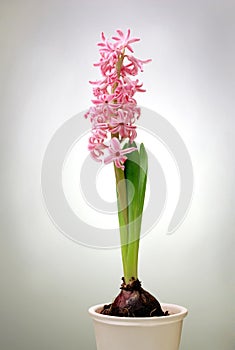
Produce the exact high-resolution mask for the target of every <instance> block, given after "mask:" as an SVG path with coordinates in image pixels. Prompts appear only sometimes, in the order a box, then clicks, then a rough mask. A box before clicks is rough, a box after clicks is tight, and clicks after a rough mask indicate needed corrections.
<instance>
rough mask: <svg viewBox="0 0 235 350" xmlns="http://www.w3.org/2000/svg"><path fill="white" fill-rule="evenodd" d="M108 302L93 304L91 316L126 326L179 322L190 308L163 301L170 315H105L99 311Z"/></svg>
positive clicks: (101, 320)
mask: <svg viewBox="0 0 235 350" xmlns="http://www.w3.org/2000/svg"><path fill="white" fill-rule="evenodd" d="M106 304H110V303H103V304H98V305H94V306H91V307H90V308H89V310H88V312H89V314H90V316H91V317H92V319H93V320H95V321H98V322H101V323H108V324H112V325H125V326H139V325H141V326H155V325H160V324H169V323H174V322H178V321H181V320H183V319H184V317H186V316H187V314H188V310H187V309H186V308H185V307H184V306H180V305H176V304H169V303H161V306H162V308H163V310H164V311H166V310H168V311H169V315H168V316H160V317H157V316H153V317H119V316H110V315H103V314H100V313H99V312H97V311H98V310H99V309H102V307H103V306H104V305H106Z"/></svg>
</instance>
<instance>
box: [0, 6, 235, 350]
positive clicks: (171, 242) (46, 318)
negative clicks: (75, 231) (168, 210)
mask: <svg viewBox="0 0 235 350" xmlns="http://www.w3.org/2000/svg"><path fill="white" fill-rule="evenodd" d="M234 23H235V3H234V1H232V0H231V1H229V0H225V1H216V0H214V1H212V0H211V1H210V0H204V1H203V0H199V1H186V0H179V1H173V0H169V1H168V0H156V1H154V0H152V1H151V0H146V1H143V2H141V1H139V2H137V1H132V0H131V1H128V2H127V1H123V0H120V1H107V0H100V1H98V2H92V1H79V0H77V1H75V0H68V1H66V0H47V1H44V0H43V1H39V0H28V1H27V0H18V1H17V0H15V1H14V0H13V1H4V0H2V1H1V4H0V28H1V33H0V40H1V41H0V45H1V55H0V62H1V65H0V74H1V85H0V98H1V106H0V108H1V114H0V115H1V129H0V132H1V137H0V142H1V173H0V176H1V246H0V249H1V254H0V256H1V258H0V259H1V270H2V271H1V289H0V310H1V312H0V321H1V327H0V348H1V350H64V349H66V350H75V349H76V350H77V349H79V350H94V349H95V342H94V336H93V328H92V324H91V321H90V319H89V317H88V315H87V309H88V307H89V306H90V305H93V304H97V303H101V302H106V301H107V300H109V299H111V298H113V297H114V296H115V295H116V294H117V292H118V288H119V284H120V277H121V275H122V271H121V262H120V253H119V251H118V250H95V249H89V248H86V247H83V246H80V245H78V244H76V243H74V242H72V241H71V240H69V239H67V238H66V237H65V236H63V235H62V234H61V233H60V232H59V231H58V229H57V228H56V227H55V226H54V225H53V223H52V222H51V221H50V219H49V217H48V215H47V213H46V210H45V208H44V205H43V201H42V195H41V188H40V176H41V164H42V160H43V155H44V153H45V150H46V147H47V145H48V142H49V141H50V139H51V137H52V135H53V134H54V132H55V131H56V130H57V129H58V128H59V126H60V125H61V124H62V123H64V122H65V121H66V120H68V119H69V118H71V117H72V116H73V115H75V114H77V113H78V112H80V111H82V110H84V109H86V108H88V107H89V105H90V102H89V101H90V98H91V87H90V86H89V83H88V80H90V79H94V74H97V73H96V72H95V70H94V69H93V67H92V64H93V62H96V61H97V59H98V51H97V48H96V43H97V41H98V40H99V34H100V32H101V31H104V32H106V33H107V34H108V35H109V36H111V35H112V34H113V33H114V31H115V29H116V28H121V29H123V30H126V29H127V28H131V29H132V32H133V34H134V35H135V36H138V37H141V42H140V43H139V44H137V45H136V54H137V57H138V56H139V57H141V58H152V59H153V62H152V63H151V66H148V67H146V69H145V72H144V74H143V75H142V77H141V80H143V81H144V85H145V87H146V88H147V92H146V93H145V94H143V95H140V96H139V97H138V102H139V104H140V105H143V106H146V107H148V108H150V109H153V110H155V111H156V112H158V113H160V114H161V115H162V116H163V117H165V118H166V119H167V120H168V121H169V122H170V123H171V124H172V125H173V126H174V127H175V128H176V129H177V131H178V132H179V134H180V135H181V136H182V138H183V139H184V141H185V143H186V145H187V148H188V150H189V153H190V155H191V159H192V162H193V167H194V176H195V189H194V199H193V202H192V205H191V208H190V211H189V213H188V216H187V218H186V219H185V221H184V223H183V224H182V225H181V227H180V228H179V229H178V230H177V232H175V234H174V235H171V236H167V235H166V234H165V233H166V226H165V222H162V223H159V225H158V226H157V227H156V228H155V229H154V230H153V231H152V232H151V233H150V234H148V235H147V236H146V237H145V238H144V239H143V240H142V241H141V252H140V264H141V265H140V279H142V280H144V286H145V288H146V289H148V290H149V291H151V292H152V293H153V294H155V295H157V296H158V298H159V299H160V300H161V301H166V302H172V303H178V304H182V305H185V306H186V307H187V308H188V309H189V316H188V317H187V319H186V320H185V325H184V330H183V339H182V345H181V350H199V349H200V350H221V349H223V350H234V349H235V338H234V321H235V320H234V313H235V310H234V292H235V290H234V262H235V261H234V226H235V219H234V218H235V216H234V176H235V166H234V152H233V150H234V146H235V145H234V127H235V123H234V93H235V85H234V81H235V80H234V79H235V68H234V62H235V49H234V35H235V25H234ZM84 122H85V121H84ZM165 221H167V218H166V220H165ZM232 322H233V325H232Z"/></svg>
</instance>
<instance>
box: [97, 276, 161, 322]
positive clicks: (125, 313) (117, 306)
mask: <svg viewBox="0 0 235 350" xmlns="http://www.w3.org/2000/svg"><path fill="white" fill-rule="evenodd" d="M100 313H101V314H104V315H110V316H119V317H153V316H167V315H168V311H166V312H164V311H163V310H162V308H161V305H160V303H159V302H158V300H157V299H156V298H155V297H154V296H153V295H151V294H150V293H149V292H147V291H146V290H144V289H143V288H142V287H141V282H140V281H139V280H138V279H137V280H135V279H134V278H133V279H132V281H130V282H129V283H128V284H125V281H124V279H123V283H122V285H121V292H120V293H119V295H118V296H117V297H116V299H115V300H114V302H113V303H112V304H109V305H104V307H103V309H102V310H101V311H100Z"/></svg>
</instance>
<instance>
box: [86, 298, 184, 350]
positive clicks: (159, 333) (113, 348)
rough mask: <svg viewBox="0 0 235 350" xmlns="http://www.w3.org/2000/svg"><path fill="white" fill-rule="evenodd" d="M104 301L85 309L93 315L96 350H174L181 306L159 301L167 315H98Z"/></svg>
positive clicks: (176, 344) (178, 342)
mask: <svg viewBox="0 0 235 350" xmlns="http://www.w3.org/2000/svg"><path fill="white" fill-rule="evenodd" d="M103 305H104V304H102V305H96V306H93V307H91V308H90V309H89V314H90V316H91V317H92V319H93V323H94V328H95V336H96V345H97V350H131V349H134V350H178V349H179V344H180V337H181V330H182V324H183V319H184V317H185V316H186V315H187V313H188V311H187V309H185V308H184V307H182V306H178V305H173V304H164V303H161V306H162V309H163V310H164V311H166V310H168V312H169V314H170V315H168V316H162V317H138V318H137V317H136V318H135V317H116V316H108V315H102V314H100V313H99V310H101V309H102V307H103Z"/></svg>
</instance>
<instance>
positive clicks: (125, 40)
mask: <svg viewBox="0 0 235 350" xmlns="http://www.w3.org/2000/svg"><path fill="white" fill-rule="evenodd" d="M116 32H117V33H118V35H119V37H116V36H113V37H112V39H114V40H116V42H117V44H118V47H119V49H124V48H127V49H128V50H129V51H131V52H133V49H132V47H131V46H130V44H133V43H135V42H136V41H139V40H140V39H139V38H132V39H130V33H131V31H130V29H128V31H127V35H126V36H125V35H124V33H123V32H122V31H121V30H120V29H118V30H117V31H116Z"/></svg>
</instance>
